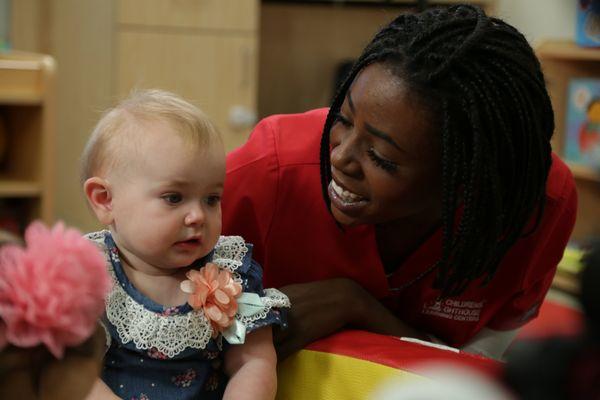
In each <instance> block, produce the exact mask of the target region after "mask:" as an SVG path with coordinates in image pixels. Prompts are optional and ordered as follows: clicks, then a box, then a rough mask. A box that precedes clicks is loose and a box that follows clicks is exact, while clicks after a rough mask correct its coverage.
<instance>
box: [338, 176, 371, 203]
mask: <svg viewBox="0 0 600 400" xmlns="http://www.w3.org/2000/svg"><path fill="white" fill-rule="evenodd" d="M331 187H332V188H333V191H334V192H335V194H337V195H338V196H339V197H340V198H341V199H342V201H344V202H346V203H355V202H357V201H360V200H362V199H363V198H362V197H361V196H359V195H357V194H356V193H352V192H349V191H347V190H346V189H344V188H342V187H341V186H340V185H338V184H337V183H336V182H335V181H334V180H333V179H332V180H331Z"/></svg>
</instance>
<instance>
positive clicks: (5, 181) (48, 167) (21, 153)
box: [0, 52, 55, 233]
mask: <svg viewBox="0 0 600 400" xmlns="http://www.w3.org/2000/svg"><path fill="white" fill-rule="evenodd" d="M53 88H54V60H53V59H52V57H50V56H46V55H41V54H33V53H17V52H13V53H3V54H0V227H2V228H6V229H8V230H12V231H17V233H22V230H23V228H24V226H25V225H26V224H27V223H29V222H31V221H32V220H34V219H42V220H43V221H45V222H46V223H51V222H52V219H53V203H52V202H53V195H54V192H53V189H54V184H53V168H54V141H55V140H54V122H55V121H54V110H53V106H54V90H53Z"/></svg>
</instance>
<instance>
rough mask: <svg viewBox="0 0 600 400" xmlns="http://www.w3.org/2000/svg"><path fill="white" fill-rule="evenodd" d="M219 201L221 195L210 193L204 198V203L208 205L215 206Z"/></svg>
mask: <svg viewBox="0 0 600 400" xmlns="http://www.w3.org/2000/svg"><path fill="white" fill-rule="evenodd" d="M220 202H221V196H218V195H212V196H208V197H207V198H206V204H207V205H209V206H211V207H212V206H216V205H218V204H219V203H220Z"/></svg>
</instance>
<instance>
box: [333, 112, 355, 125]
mask: <svg viewBox="0 0 600 400" xmlns="http://www.w3.org/2000/svg"><path fill="white" fill-rule="evenodd" d="M337 122H339V123H340V124H342V125H343V126H345V127H346V128H350V127H352V122H350V120H349V119H348V118H346V117H344V116H343V115H342V114H341V113H337V114H336V115H335V120H334V123H337Z"/></svg>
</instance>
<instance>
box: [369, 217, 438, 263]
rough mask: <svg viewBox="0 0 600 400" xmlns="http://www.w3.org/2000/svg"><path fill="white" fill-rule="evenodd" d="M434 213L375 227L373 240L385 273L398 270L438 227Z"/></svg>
mask: <svg viewBox="0 0 600 400" xmlns="http://www.w3.org/2000/svg"><path fill="white" fill-rule="evenodd" d="M440 222H441V218H440V216H439V215H437V214H436V213H431V214H429V215H424V216H423V217H420V218H415V217H412V218H406V219H403V220H398V221H393V222H390V223H385V224H377V225H375V238H376V241H377V250H378V252H379V257H380V258H381V263H382V264H383V267H384V269H385V271H386V273H388V274H389V273H392V272H394V271H395V270H396V269H398V268H399V267H400V266H401V265H402V264H403V263H404V261H406V259H407V258H408V257H409V256H410V255H412V254H413V253H414V252H415V251H416V250H417V249H418V248H419V247H420V246H421V245H422V244H423V243H424V242H425V241H426V240H427V239H429V238H430V237H431V235H433V233H434V232H436V231H437V230H438V229H439V227H440Z"/></svg>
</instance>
